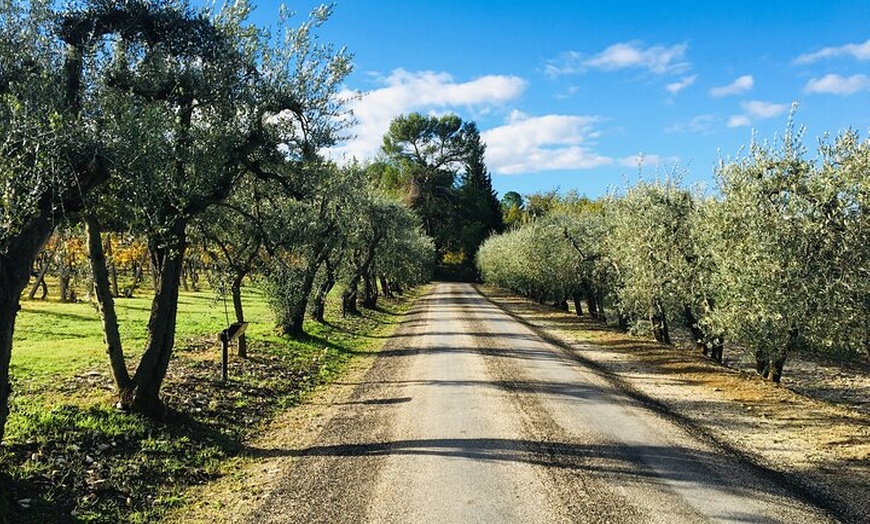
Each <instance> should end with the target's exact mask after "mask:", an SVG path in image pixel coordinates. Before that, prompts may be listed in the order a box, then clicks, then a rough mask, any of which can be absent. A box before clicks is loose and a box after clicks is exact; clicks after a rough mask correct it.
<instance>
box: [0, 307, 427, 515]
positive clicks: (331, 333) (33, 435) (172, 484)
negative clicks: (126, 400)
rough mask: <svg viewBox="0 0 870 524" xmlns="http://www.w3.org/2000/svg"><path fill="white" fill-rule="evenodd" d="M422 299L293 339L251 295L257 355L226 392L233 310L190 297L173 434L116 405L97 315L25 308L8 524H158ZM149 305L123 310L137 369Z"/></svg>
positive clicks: (331, 314) (176, 375) (87, 310)
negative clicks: (225, 339) (223, 346)
mask: <svg viewBox="0 0 870 524" xmlns="http://www.w3.org/2000/svg"><path fill="white" fill-rule="evenodd" d="M412 298H413V296H411V295H409V296H408V297H406V298H405V299H399V300H395V301H386V302H385V303H384V305H385V306H386V307H385V308H384V309H381V310H379V311H365V315H364V316H363V317H360V318H348V319H342V318H340V317H339V316H338V315H339V314H338V311H337V309H338V306H337V304H330V306H329V308H328V310H327V315H328V318H334V319H335V320H333V321H332V322H331V323H330V324H327V325H320V324H316V323H306V330H307V331H308V333H309V334H308V335H306V336H304V337H301V338H299V339H296V340H292V339H288V338H286V337H282V336H279V335H278V334H277V332H276V331H275V329H274V321H273V317H272V315H271V313H270V312H269V311H268V307H267V305H266V301H265V299H264V297H263V296H262V294H260V293H259V292H258V291H256V290H247V292H246V293H245V301H246V303H245V306H246V316H248V317H249V318H251V319H253V320H254V321H253V322H252V323H251V325H250V326H249V328H248V331H247V334H248V340H249V347H248V351H249V355H250V358H248V359H239V358H237V357H232V358H231V361H230V368H229V378H230V379H229V380H228V382H227V383H222V382H220V381H219V380H218V379H219V376H220V356H219V355H220V351H219V345H218V343H217V341H216V333H217V332H218V331H219V330H220V329H222V328H223V327H225V325H226V318H225V313H224V309H223V304H222V302H220V301H217V302H216V301H215V300H214V295H213V294H212V293H211V292H198V293H182V296H181V299H180V303H179V322H178V335H177V340H179V341H180V342H179V343H178V344H177V347H176V351H175V354H174V356H173V360H172V362H171V364H170V368H169V372H168V374H167V377H166V381H165V383H164V387H163V391H162V396H163V398H164V400H165V401H166V403H167V405H168V406H169V407H170V408H171V409H172V410H173V416H172V417H171V419H170V420H169V422H168V423H166V424H156V423H154V422H152V421H149V420H146V419H143V418H141V417H139V416H137V415H133V414H129V413H123V412H120V411H117V410H115V409H114V407H113V403H114V392H113V388H112V380H111V377H110V375H109V370H108V364H107V363H106V362H105V355H104V349H103V346H102V332H101V330H100V325H99V321H98V318H97V313H96V310H95V309H94V308H93V306H91V305H89V304H81V303H79V304H60V303H56V302H25V303H24V311H23V312H22V313H23V314H22V317H23V321H22V322H20V323H19V324H18V326H17V328H16V334H15V335H16V337H15V340H16V346H15V348H14V351H13V378H14V389H15V392H14V394H13V398H12V401H11V403H10V406H11V409H12V412H11V415H10V418H9V422H8V424H7V428H6V440H5V441H4V443H3V445H2V446H0V472H2V473H0V491H3V490H4V489H5V491H6V493H5V494H3V495H2V496H0V522H3V521H4V517H5V518H6V521H7V522H21V523H24V524H27V523H31V522H32V523H40V524H45V523H53V522H98V523H109V522H154V521H156V520H159V519H160V518H161V517H162V516H163V515H164V514H165V513H166V512H167V511H168V510H170V509H171V508H173V507H175V506H177V505H179V504H180V503H181V502H182V501H183V496H182V495H183V493H184V491H185V490H186V489H187V488H188V487H189V486H191V485H193V484H197V483H202V482H206V481H208V480H211V479H213V478H215V477H217V476H219V475H220V474H221V471H222V469H225V468H223V465H224V464H226V463H228V461H232V457H234V456H235V455H237V454H238V453H239V452H240V451H241V449H242V443H243V441H244V440H245V439H246V438H248V437H249V436H251V435H254V434H256V433H257V432H258V430H259V429H260V428H262V427H263V426H264V424H266V423H267V422H268V421H269V420H270V419H271V418H272V417H273V416H274V415H275V414H276V413H277V412H278V411H280V410H281V409H283V408H286V407H287V406H292V405H294V404H296V403H298V402H300V401H302V400H303V399H304V398H305V396H306V395H307V394H308V392H310V391H311V390H313V389H314V388H315V387H317V386H318V385H320V384H324V383H328V382H329V381H331V380H332V379H334V378H335V377H336V376H337V375H338V374H340V373H341V371H342V370H343V369H344V367H345V365H346V364H347V362H348V361H349V360H350V359H351V358H352V357H353V356H354V355H356V354H359V353H364V352H370V351H374V350H377V349H378V346H379V343H380V341H379V339H380V338H381V337H384V336H385V335H386V334H388V333H389V332H390V331H392V330H393V329H394V328H395V327H396V325H397V324H398V322H400V321H401V319H402V313H403V311H404V310H406V309H407V307H409V305H410V302H411V299H412ZM149 308H150V300H149V299H147V298H145V299H140V298H135V299H121V300H119V301H118V309H119V317H121V315H122V313H121V312H122V311H123V317H122V318H121V320H120V321H121V326H122V328H121V329H122V334H124V335H125V344H126V347H125V351H126V352H127V354H128V362H136V361H137V360H138V355H139V352H141V346H142V345H143V344H144V329H145V325H146V324H147V318H148V312H149ZM125 330H126V332H125ZM127 348H130V349H127Z"/></svg>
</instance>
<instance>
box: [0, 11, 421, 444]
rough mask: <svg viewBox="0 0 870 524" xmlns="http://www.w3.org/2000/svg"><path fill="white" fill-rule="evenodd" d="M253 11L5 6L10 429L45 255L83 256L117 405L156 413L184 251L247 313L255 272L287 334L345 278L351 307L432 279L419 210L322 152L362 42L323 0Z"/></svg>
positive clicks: (2, 132)
mask: <svg viewBox="0 0 870 524" xmlns="http://www.w3.org/2000/svg"><path fill="white" fill-rule="evenodd" d="M250 11H251V6H250V5H249V4H248V3H246V2H245V1H244V0H243V1H240V2H232V3H229V4H226V5H224V6H223V7H221V8H220V9H215V8H212V7H209V8H203V9H200V10H194V9H192V8H191V7H190V6H188V5H187V4H186V3H185V2H184V1H183V0H182V1H168V2H167V1H162V0H124V1H118V0H84V1H83V2H77V3H74V4H71V7H69V8H67V9H58V8H57V7H56V3H53V2H50V1H48V0H36V1H32V0H31V1H23V0H12V1H9V2H3V3H2V5H0V137H2V139H0V188H2V189H0V191H2V193H0V440H2V438H3V428H4V427H5V422H6V418H7V416H8V399H9V395H10V393H11V388H10V381H9V363H10V358H11V353H12V347H13V333H14V326H15V318H16V313H17V312H18V310H19V307H20V306H19V301H20V298H21V296H22V293H23V291H24V289H25V288H26V287H27V285H28V282H29V281H30V279H31V271H32V268H37V273H44V271H42V269H44V268H47V267H48V264H49V263H50V262H52V260H53V261H54V263H56V264H58V266H59V267H60V266H62V267H64V268H72V267H74V266H76V265H80V263H81V258H83V257H84V254H85V253H86V254H87V257H86V259H87V260H88V265H89V266H90V267H89V270H88V271H87V273H88V274H87V276H86V278H87V279H88V280H89V281H90V280H91V279H92V281H93V287H94V296H95V300H96V302H97V303H98V305H99V310H100V315H101V318H102V321H103V326H104V331H105V335H106V336H105V339H106V344H107V352H108V354H109V362H110V366H111V370H112V374H113V377H114V380H115V383H116V386H117V390H118V394H119V398H120V401H121V404H122V405H123V406H124V407H126V408H127V409H130V410H134V411H137V412H140V413H143V414H146V415H149V416H153V417H158V418H160V417H162V416H164V414H165V412H166V410H165V407H164V405H163V403H162V401H161V400H160V388H161V385H162V382H163V378H164V377H165V375H166V371H167V367H168V366H169V363H170V357H171V354H172V350H173V346H174V338H175V321H176V314H177V309H178V307H177V305H178V293H179V287H180V286H181V285H182V283H183V284H184V285H187V283H188V279H190V278H194V277H195V276H196V275H197V274H198V273H197V272H196V271H192V268H193V267H195V266H199V265H204V264H207V265H208V267H209V269H210V272H211V273H212V274H213V275H219V276H217V277H215V280H216V281H217V282H218V283H219V285H221V286H224V287H225V288H226V289H227V290H228V293H231V294H232V295H233V299H234V300H233V302H234V306H235V313H236V316H237V318H238V319H239V320H242V319H243V318H244V312H243V311H242V308H241V301H240V299H239V297H240V295H239V294H240V289H241V283H242V281H243V279H244V278H246V277H247V276H249V275H251V274H252V273H254V272H256V273H257V274H259V275H262V276H263V278H264V279H265V281H266V282H267V285H266V286H265V287H266V289H267V291H268V292H269V294H270V297H271V302H272V304H273V305H274V307H275V312H276V317H277V318H278V320H279V324H280V327H281V328H282V329H283V331H284V332H285V333H287V334H289V335H298V334H300V333H301V331H302V318H303V316H304V314H305V312H306V310H310V311H311V312H312V314H313V315H314V317H315V318H319V319H320V320H323V300H324V299H325V296H326V294H328V292H329V291H330V290H331V288H332V287H333V286H335V285H336V284H339V285H343V286H344V287H345V289H346V290H345V292H344V306H345V312H346V313H348V314H353V313H355V312H357V311H358V310H357V309H356V308H357V304H358V303H361V304H362V305H364V306H368V307H373V306H374V305H375V303H376V300H377V296H378V294H379V291H378V287H380V293H392V292H394V291H396V290H397V289H400V288H401V287H402V286H410V285H414V284H416V283H419V282H421V281H425V280H426V279H428V277H429V274H430V273H431V271H432V267H433V265H434V245H433V242H432V240H431V239H429V238H428V237H427V236H426V235H425V234H424V233H423V230H422V227H421V222H420V220H419V218H418V217H416V216H415V215H414V214H413V213H412V212H410V211H409V210H406V209H405V208H404V207H403V206H401V205H400V204H399V203H397V202H396V201H394V200H391V199H390V198H388V197H387V196H385V195H384V194H382V191H381V190H380V189H378V185H379V181H378V178H377V177H376V176H374V175H373V170H372V169H371V167H366V166H357V165H352V166H347V167H338V166H336V165H333V164H332V163H330V162H328V161H326V160H325V159H324V155H323V154H322V151H323V150H324V149H325V148H327V147H329V146H331V145H333V144H335V143H336V141H337V140H339V139H341V138H342V137H343V133H344V130H345V129H346V128H347V126H348V125H349V123H350V122H351V116H350V115H349V114H348V112H347V111H346V109H345V102H346V101H345V100H343V99H342V98H340V96H339V92H340V86H341V83H342V82H343V80H344V79H345V77H346V76H347V75H348V73H349V72H350V71H351V58H352V57H351V55H350V54H349V53H348V52H347V51H346V50H345V49H343V48H335V47H333V46H332V45H331V44H328V43H323V42H321V41H320V40H319V39H318V37H317V29H318V27H320V26H321V25H322V24H323V23H325V22H326V21H327V19H328V18H329V16H330V14H331V10H330V8H329V7H320V8H317V9H315V10H314V11H313V12H312V13H310V15H309V16H308V17H307V18H305V19H303V20H301V21H299V22H298V23H296V22H293V19H292V18H291V17H290V16H288V15H287V13H284V12H282V13H281V16H280V20H279V22H278V26H277V29H276V30H275V31H273V32H269V31H266V30H265V29H263V28H261V27H257V26H255V25H253V24H251V23H250V22H248V20H247V17H248V15H249V13H250ZM291 22H293V23H291ZM294 23H295V25H293V24H294ZM110 239H115V242H112V241H111V240H110ZM120 239H125V240H124V242H119V240H120ZM76 242H78V243H79V244H76ZM47 244H48V251H45V250H44V248H45V247H46V245H47ZM73 254H75V255H76V256H79V257H80V258H78V259H75V258H73V256H72V255H73ZM60 260H62V261H63V262H62V264H61V263H60V262H59V261H60ZM146 266H147V267H148V268H150V269H151V272H152V274H153V276H154V278H153V284H154V298H153V303H152V309H151V316H150V320H149V322H148V330H147V332H148V336H147V342H146V347H145V351H144V353H143V356H142V358H141V360H140V361H139V362H137V363H135V367H133V366H131V365H130V364H131V363H129V362H127V359H126V357H125V354H124V351H123V340H122V337H121V335H120V333H119V330H118V324H117V320H116V317H115V313H114V300H115V299H116V298H117V297H118V296H120V295H122V294H124V290H119V289H118V285H117V279H116V277H117V270H118V269H119V267H129V268H131V270H132V271H134V272H135V273H136V275H137V277H136V278H134V279H133V285H132V286H131V289H130V290H129V291H130V292H132V288H133V287H135V286H136V285H138V282H139V281H140V279H141V274H142V272H143V271H144V269H145V268H146ZM61 277H62V280H63V278H67V277H69V278H72V276H71V274H67V275H66V276H64V274H63V273H62V274H61ZM193 283H194V284H195V282H193Z"/></svg>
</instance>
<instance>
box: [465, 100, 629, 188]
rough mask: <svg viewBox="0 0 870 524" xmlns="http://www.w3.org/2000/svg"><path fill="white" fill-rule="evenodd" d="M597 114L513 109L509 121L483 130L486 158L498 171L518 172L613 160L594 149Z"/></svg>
mask: <svg viewBox="0 0 870 524" xmlns="http://www.w3.org/2000/svg"><path fill="white" fill-rule="evenodd" d="M600 121H601V119H600V118H599V117H596V116H577V115H544V116H528V115H526V114H524V113H522V112H520V111H513V112H512V113H511V115H510V118H509V119H508V122H507V123H506V124H505V125H503V126H500V127H496V128H493V129H490V130H487V131H484V132H482V133H481V137H482V138H483V140H484V142H485V143H486V162H487V165H488V166H489V167H490V169H492V170H493V172H494V173H498V174H517V173H536V172H541V171H555V170H562V169H591V168H595V167H599V166H605V165H610V164H613V162H614V160H613V159H612V158H610V157H606V156H602V155H599V154H597V153H595V152H594V151H592V150H591V148H590V147H589V146H590V144H588V140H589V139H594V137H596V136H598V134H597V133H596V132H595V130H594V128H593V126H594V124H596V123H598V122H600Z"/></svg>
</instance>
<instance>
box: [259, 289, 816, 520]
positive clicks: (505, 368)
mask: <svg viewBox="0 0 870 524" xmlns="http://www.w3.org/2000/svg"><path fill="white" fill-rule="evenodd" d="M345 386H347V384H345ZM351 386H352V392H351V393H350V394H349V395H346V396H344V397H343V398H341V399H340V400H339V401H338V402H337V403H336V405H333V406H330V409H332V410H334V413H333V414H332V415H331V416H330V417H329V419H328V421H327V422H326V423H325V424H324V426H323V428H322V430H321V432H320V434H319V436H318V437H317V438H316V440H315V441H314V442H313V443H312V442H310V441H309V442H306V444H305V445H304V446H301V447H298V448H295V449H277V450H276V449H272V450H264V451H263V452H264V453H268V454H273V455H280V456H282V457H291V460H289V461H287V462H286V464H287V468H286V469H285V470H284V471H283V472H281V473H280V475H281V478H280V480H279V481H278V482H277V483H276V486H275V488H274V489H272V490H271V492H270V493H269V494H268V495H267V496H266V497H264V498H263V499H261V501H260V505H259V507H258V508H256V509H255V510H254V511H253V512H252V514H251V515H250V516H249V518H248V522H250V523H252V524H253V523H256V524H265V523H277V522H294V523H298V522H306V523H307V522H329V523H341V522H348V523H350V522H353V523H359V522H378V523H381V522H382V523H393V522H395V523H415V524H416V523H429V522H449V523H454V522H487V523H503V522H504V523H506V522H523V523H527V522H528V523H533V522H542V523H543V522H546V523H551V522H611V523H620V522H632V523H633V522H662V523H677V522H710V521H713V522H788V523H801V522H813V523H818V522H830V521H831V519H830V518H829V517H827V516H826V515H825V514H824V513H822V512H820V511H819V510H817V509H815V508H813V507H811V506H809V505H807V504H805V503H804V502H802V501H801V500H800V498H799V497H797V496H796V495H794V494H792V493H790V492H789V491H788V489H786V488H783V487H781V486H778V485H777V484H776V483H775V481H774V480H772V478H773V477H770V476H767V475H765V474H763V473H759V470H758V469H757V468H753V467H749V466H745V465H744V464H742V463H741V462H739V461H737V460H735V459H734V458H732V457H730V456H728V455H727V454H724V453H723V452H721V451H719V450H718V449H717V448H715V447H714V446H712V445H710V444H708V443H706V442H703V441H701V440H698V439H696V438H693V437H692V436H691V435H690V434H688V433H687V432H686V431H685V430H684V429H683V428H681V427H680V426H678V425H676V424H674V423H673V422H671V421H669V420H668V419H666V418H664V417H662V416H660V415H658V414H656V413H654V412H652V411H651V410H649V409H648V408H646V407H644V406H642V405H640V404H638V403H637V402H636V401H634V400H632V399H631V398H630V397H628V396H626V395H624V394H622V393H621V392H620V391H618V390H616V389H614V388H613V386H611V385H610V384H609V383H608V382H607V381H606V380H604V379H603V378H601V377H600V376H599V375H597V374H596V373H595V372H593V371H590V370H588V369H585V368H584V367H583V366H582V365H581V364H579V363H578V362H576V361H574V360H572V359H571V358H570V357H568V356H567V355H566V354H565V353H564V352H563V350H561V349H560V348H558V347H556V346H553V345H551V344H549V343H547V342H545V341H543V340H541V339H540V338H539V337H538V336H536V335H535V334H534V333H533V332H532V331H531V330H530V329H528V328H527V327H526V326H524V325H523V324H521V323H519V322H517V321H515V320H514V319H513V318H512V317H511V316H509V315H508V314H506V313H504V312H503V311H502V310H500V309H498V308H497V307H495V306H494V305H492V304H491V303H490V302H489V301H487V300H486V299H485V298H484V297H483V296H481V295H480V294H479V293H478V292H477V291H476V290H475V289H474V288H473V287H471V286H469V285H464V284H438V285H437V286H435V287H434V288H433V291H432V292H431V293H430V294H428V295H426V296H425V297H423V298H422V299H421V300H420V301H419V302H418V304H417V306H416V307H415V309H414V310H413V311H412V312H411V313H410V314H409V315H408V317H407V320H406V322H405V323H404V326H403V328H402V329H401V330H400V332H399V333H398V334H397V335H396V336H395V337H393V339H392V340H391V341H390V342H389V343H388V345H387V348H386V349H385V351H384V352H383V353H382V354H381V356H380V357H378V359H377V361H376V362H375V363H374V365H373V366H372V367H371V369H370V370H369V371H368V372H367V373H366V374H365V375H363V376H362V378H361V380H359V381H358V383H356V384H352V385H351Z"/></svg>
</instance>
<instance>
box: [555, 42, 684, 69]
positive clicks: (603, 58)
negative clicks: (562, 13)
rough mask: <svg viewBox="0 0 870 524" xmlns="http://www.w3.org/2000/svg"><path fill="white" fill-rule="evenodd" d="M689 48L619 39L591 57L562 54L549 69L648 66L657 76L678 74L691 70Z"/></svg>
mask: <svg viewBox="0 0 870 524" xmlns="http://www.w3.org/2000/svg"><path fill="white" fill-rule="evenodd" d="M687 47H688V46H687V45H686V44H676V45H672V46H663V45H654V46H651V47H643V45H642V44H641V43H639V42H620V43H617V44H613V45H611V46H609V47H607V48H606V49H605V50H604V51H601V52H600V53H598V54H596V55H594V56H592V57H590V58H586V57H584V56H583V55H582V54H581V53H578V52H576V51H569V52H567V53H565V54H563V55H562V57H561V59H560V60H559V61H558V62H559V63H550V64H548V65H547V67H546V72H547V74H549V75H551V76H557V75H563V74H572V73H583V72H585V71H586V70H588V69H600V70H602V71H616V70H619V69H629V68H637V69H646V70H647V71H649V72H650V73H653V74H656V75H664V74H678V73H682V72H685V71H687V70H688V69H689V63H688V61H686V60H685V55H686V49H687Z"/></svg>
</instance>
